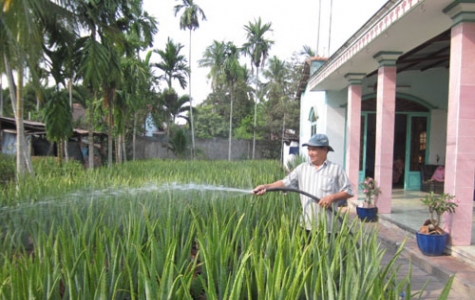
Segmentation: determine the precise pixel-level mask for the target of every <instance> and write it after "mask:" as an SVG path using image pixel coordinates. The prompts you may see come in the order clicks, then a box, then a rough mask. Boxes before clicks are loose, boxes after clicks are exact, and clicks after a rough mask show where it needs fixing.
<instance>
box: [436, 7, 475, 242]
mask: <svg viewBox="0 0 475 300" xmlns="http://www.w3.org/2000/svg"><path fill="white" fill-rule="evenodd" d="M453 9H454V13H455V10H457V9H456V7H453ZM457 11H458V10H457ZM448 14H449V15H450V14H451V13H450V12H448ZM458 16H460V15H458ZM454 23H456V25H454V27H452V32H451V44H450V76H449V101H448V112H447V120H449V121H448V122H447V146H446V147H447V148H446V158H445V160H446V161H445V165H446V167H445V186H444V189H445V193H448V194H451V195H455V196H456V198H457V199H458V200H459V201H460V202H459V206H458V208H456V211H455V214H453V215H449V214H446V215H445V216H444V224H443V228H444V230H446V231H448V232H449V233H450V237H451V243H452V245H457V246H468V245H470V241H471V232H472V222H473V216H472V215H473V191H474V178H475V46H474V42H473V41H474V40H475V23H471V22H466V23H465V22H460V20H459V19H455V17H454Z"/></svg>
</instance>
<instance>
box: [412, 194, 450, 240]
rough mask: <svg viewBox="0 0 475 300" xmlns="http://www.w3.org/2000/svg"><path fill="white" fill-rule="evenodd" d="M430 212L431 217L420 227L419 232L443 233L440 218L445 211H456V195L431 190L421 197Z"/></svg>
mask: <svg viewBox="0 0 475 300" xmlns="http://www.w3.org/2000/svg"><path fill="white" fill-rule="evenodd" d="M421 202H422V204H424V205H425V206H426V207H427V208H428V210H429V214H430V219H428V220H426V221H425V222H424V224H423V226H422V227H421V228H420V229H419V232H421V233H426V234H443V233H444V230H442V229H441V228H440V227H439V225H440V218H441V216H442V215H443V214H444V213H445V212H448V213H454V212H455V208H456V207H457V206H458V204H457V202H458V201H457V200H456V199H455V196H453V195H449V194H445V193H443V194H440V195H438V194H435V193H434V192H430V193H429V194H427V195H426V196H425V197H424V198H422V199H421Z"/></svg>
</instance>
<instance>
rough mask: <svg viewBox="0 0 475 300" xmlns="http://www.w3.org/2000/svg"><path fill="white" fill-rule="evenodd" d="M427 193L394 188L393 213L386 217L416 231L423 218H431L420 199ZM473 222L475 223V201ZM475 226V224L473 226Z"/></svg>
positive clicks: (473, 238) (474, 246)
mask: <svg viewBox="0 0 475 300" xmlns="http://www.w3.org/2000/svg"><path fill="white" fill-rule="evenodd" d="M424 195H426V193H424V192H421V191H405V190H403V189H394V190H393V195H392V202H391V213H390V214H385V215H384V218H387V219H389V220H392V221H393V222H394V223H397V224H398V225H399V226H400V227H401V228H405V229H406V230H408V231H411V232H416V231H417V230H418V229H419V228H420V227H421V225H422V224H421V220H422V219H424V218H425V216H427V217H426V219H428V218H429V212H428V211H427V209H426V208H425V207H424V206H423V205H422V203H421V201H420V200H419V199H421V198H423V197H424ZM473 223H474V224H475V201H474V214H473ZM472 227H473V226H472ZM470 247H473V248H474V253H475V230H473V229H472V244H471V246H470Z"/></svg>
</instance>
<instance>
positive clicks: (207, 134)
mask: <svg viewBox="0 0 475 300" xmlns="http://www.w3.org/2000/svg"><path fill="white" fill-rule="evenodd" d="M196 136H198V137H201V138H217V137H220V138H225V137H227V136H228V132H227V130H226V119H225V118H223V117H222V116H221V115H220V114H219V113H217V112H216V106H215V105H212V104H204V103H202V104H200V105H199V109H198V111H197V113H196Z"/></svg>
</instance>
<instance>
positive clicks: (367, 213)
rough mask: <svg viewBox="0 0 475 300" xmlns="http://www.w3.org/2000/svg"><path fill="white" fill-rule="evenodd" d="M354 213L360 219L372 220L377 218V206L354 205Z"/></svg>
mask: <svg viewBox="0 0 475 300" xmlns="http://www.w3.org/2000/svg"><path fill="white" fill-rule="evenodd" d="M356 214H357V215H358V218H359V219H360V220H361V221H366V222H374V221H377V220H378V208H377V207H358V206H357V207H356Z"/></svg>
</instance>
